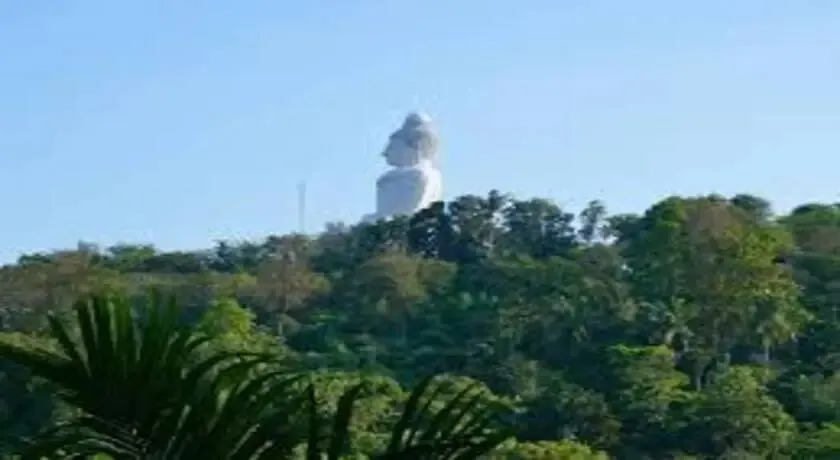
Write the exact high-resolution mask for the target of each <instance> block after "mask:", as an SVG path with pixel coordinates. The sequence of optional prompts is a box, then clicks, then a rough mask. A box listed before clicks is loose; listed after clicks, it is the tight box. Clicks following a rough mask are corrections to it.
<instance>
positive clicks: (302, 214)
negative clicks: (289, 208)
mask: <svg viewBox="0 0 840 460" xmlns="http://www.w3.org/2000/svg"><path fill="white" fill-rule="evenodd" d="M298 231H299V232H300V233H301V234H304V233H306V182H303V181H301V182H300V183H299V184H298Z"/></svg>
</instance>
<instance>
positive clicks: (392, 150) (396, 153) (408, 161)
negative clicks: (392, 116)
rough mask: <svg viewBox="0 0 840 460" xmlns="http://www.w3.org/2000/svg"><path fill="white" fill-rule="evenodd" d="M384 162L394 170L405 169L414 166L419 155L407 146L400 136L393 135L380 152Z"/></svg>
mask: <svg viewBox="0 0 840 460" xmlns="http://www.w3.org/2000/svg"><path fill="white" fill-rule="evenodd" d="M382 156H384V157H385V161H386V162H387V163H388V164H389V165H390V166H394V167H396V168H407V167H410V166H416V165H417V163H418V162H419V161H418V160H419V155H418V152H417V150H416V149H414V148H412V147H411V146H409V145H408V144H407V143H406V142H405V140H404V139H402V137H401V136H399V135H397V133H394V134H392V135H391V139H390V140H389V141H388V145H387V146H385V151H384V152H382Z"/></svg>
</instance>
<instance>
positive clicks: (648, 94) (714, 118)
mask: <svg viewBox="0 0 840 460" xmlns="http://www.w3.org/2000/svg"><path fill="white" fill-rule="evenodd" d="M415 107H419V108H422V109H425V110H426V111H428V112H429V113H430V114H431V115H432V116H433V117H434V118H435V120H436V122H437V124H438V125H439V127H440V131H441V135H442V137H443V140H444V148H445V150H444V152H443V158H442V168H443V173H444V177H445V181H446V182H445V184H446V194H447V196H448V197H453V196H457V195H460V194H465V193H485V192H486V191H488V190H489V189H491V188H497V189H500V190H502V191H507V192H512V193H514V194H516V195H517V196H519V197H528V196H541V197H548V198H553V199H555V200H557V201H559V202H561V203H568V206H569V207H570V208H571V209H573V210H574V209H577V208H579V207H580V206H581V205H582V204H583V203H585V202H586V201H587V200H588V199H591V198H596V197H597V198H602V199H603V200H605V201H606V202H607V204H608V206H609V207H610V209H611V210H613V211H617V212H618V211H621V212H624V211H641V210H643V209H644V208H645V207H646V206H648V205H649V204H651V203H652V202H653V201H655V200H658V199H660V198H662V197H664V196H666V195H669V194H674V193H678V194H701V193H709V192H719V193H723V194H733V193H736V192H750V193H755V194H759V195H762V196H765V197H767V198H770V199H772V200H773V202H774V204H775V205H776V207H777V208H778V209H780V210H785V209H787V208H789V207H790V206H793V205H795V204H797V203H799V202H804V201H834V200H840V198H838V193H840V2H838V1H835V0H824V1H817V0H813V1H809V0H798V1H790V0H739V1H731V0H708V1H703V2H676V1H673V0H659V1H653V0H649V1H645V0H640V1H633V2H629V1H626V0H612V1H607V0H602V1H595V0H593V1H583V0H579V1H571V0H570V1H559V0H544V1H537V0H517V1H516V2H514V1H501V0H496V1H493V0H482V1H479V0H458V1H453V0H425V1H423V2H411V1H407V0H406V1H397V0H358V1H339V0H332V1H327V0H323V1H315V2H291V1H271V0H252V1H248V2H231V1H226V0H225V1H223V0H204V1H201V2H198V1H192V2H172V1H167V0H142V1H141V0H134V1H129V0H125V1H106V0H100V1H93V0H91V1H86V2H81V1H80V2H38V1H12V0H7V1H2V0H0V196H2V197H3V200H4V202H5V205H4V206H3V213H2V218H0V262H7V261H11V260H13V259H14V258H15V257H17V255H18V254H19V253H21V252H28V251H34V250H47V249H51V248H61V247H69V246H73V245H75V243H76V241H78V240H86V241H95V242H99V243H102V244H106V245H107V244H113V243H116V242H152V243H155V244H156V245H158V246H160V247H162V248H166V249H171V248H188V249H189V248H199V247H205V246H209V245H210V244H212V241H213V240H215V239H221V238H233V239H239V238H251V237H260V236H264V235H266V234H269V233H282V232H285V231H289V230H292V229H294V228H295V227H296V220H297V217H296V216H297V213H296V184H297V183H298V182H299V181H302V180H305V181H306V182H307V187H308V194H307V202H308V212H307V226H308V229H309V230H317V229H319V228H321V226H322V225H323V223H324V222H326V221H333V220H344V221H355V220H356V219H358V218H359V217H360V216H361V215H362V214H364V213H367V212H369V211H371V210H372V208H373V196H374V195H373V193H374V188H373V182H374V180H375V178H376V177H377V175H378V174H380V173H381V172H382V171H384V169H385V165H384V164H383V162H382V161H381V158H380V157H378V153H379V151H380V150H381V148H382V146H383V145H384V141H385V137H386V136H387V134H388V133H389V132H390V131H391V130H392V129H393V128H395V127H396V126H397V125H398V124H399V123H400V121H401V119H402V117H403V116H404V114H405V112H407V111H408V110H411V109H413V108H415Z"/></svg>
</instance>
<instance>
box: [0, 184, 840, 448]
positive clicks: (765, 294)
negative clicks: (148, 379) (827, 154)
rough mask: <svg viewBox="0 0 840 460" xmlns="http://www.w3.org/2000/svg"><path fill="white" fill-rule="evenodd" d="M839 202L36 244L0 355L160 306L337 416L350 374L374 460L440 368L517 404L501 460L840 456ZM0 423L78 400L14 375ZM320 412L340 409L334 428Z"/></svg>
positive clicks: (13, 370)
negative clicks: (167, 304)
mask: <svg viewBox="0 0 840 460" xmlns="http://www.w3.org/2000/svg"><path fill="white" fill-rule="evenodd" d="M838 275H840V205H832V204H808V205H803V206H800V207H799V208H797V209H794V210H793V211H792V212H791V213H790V214H789V215H783V216H777V215H774V214H773V213H772V212H771V210H770V206H769V204H768V203H767V202H766V201H765V200H762V199H760V198H758V197H754V196H750V195H739V196H736V197H733V198H724V197H719V196H707V197H694V198H679V197H673V198H669V199H666V200H663V201H661V202H659V203H656V204H654V205H653V206H651V207H650V208H649V209H648V210H646V211H645V212H644V213H643V214H641V215H609V214H608V213H607V211H606V209H605V208H604V206H603V205H602V204H601V203H599V202H593V203H590V205H589V206H588V207H587V208H586V209H585V210H584V211H583V212H581V213H580V215H578V216H575V215H572V214H569V213H567V212H564V211H563V210H562V209H560V208H558V207H557V206H556V205H554V204H553V203H551V202H549V201H546V200H540V199H532V200H525V201H518V200H514V199H512V198H510V197H508V196H505V195H502V194H499V193H491V194H490V195H488V196H487V197H477V196H465V197H460V198H458V199H456V200H454V201H452V202H449V203H440V204H437V205H435V206H433V207H431V208H430V209H427V210H425V211H422V212H420V213H418V214H417V215H415V216H413V217H412V218H410V219H409V218H406V219H397V220H394V221H390V222H380V223H378V224H373V225H359V226H355V227H349V228H348V227H344V226H340V225H333V226H329V228H327V230H326V231H325V232H324V233H323V234H321V235H318V236H316V237H307V236H303V235H286V236H278V237H269V238H267V239H266V240H264V241H259V242H219V243H218V244H217V245H216V246H215V247H214V248H212V249H210V250H207V251H195V252H163V251H158V250H156V249H155V248H154V247H151V246H135V245H120V246H116V247H110V248H97V247H95V246H94V245H90V244H80V245H79V247H78V248H77V249H76V250H68V251H57V252H53V253H48V254H31V255H26V256H23V257H21V258H20V260H19V261H18V262H17V263H16V264H13V265H10V266H7V267H3V268H2V269H0V327H2V329H3V330H4V331H5V334H6V337H5V338H4V340H5V341H7V342H9V341H11V342H14V341H17V342H20V343H27V342H37V343H39V344H41V346H46V347H50V346H53V347H54V346H56V345H55V344H54V343H52V342H50V341H49V337H50V335H49V334H48V329H47V324H46V320H45V319H46V317H47V314H48V313H52V314H54V315H57V317H59V318H63V317H69V316H70V315H71V314H72V310H71V309H70V305H71V304H72V303H73V301H74V300H76V299H77V298H78V297H79V296H83V295H87V294H91V293H111V294H119V295H121V296H123V297H124V298H129V299H135V298H136V299H142V297H143V294H145V293H146V292H147V291H148V290H149V289H150V288H154V289H158V290H160V291H163V292H166V293H170V294H172V295H174V296H176V297H177V299H178V300H179V302H180V305H182V306H183V309H182V316H183V317H184V319H185V320H186V321H189V322H190V323H191V324H193V325H194V327H195V329H196V330H200V331H203V332H205V333H207V334H208V335H209V336H211V337H212V340H211V341H210V342H208V343H207V344H205V345H204V346H203V348H202V349H201V350H199V351H200V352H201V353H205V354H206V355H205V356H209V355H212V354H213V353H218V352H220V351H243V350H246V351H256V352H266V353H269V354H271V355H272V356H274V357H275V358H276V360H277V361H278V362H284V363H286V364H287V365H289V366H291V367H294V368H295V369H296V370H298V371H306V373H307V375H308V378H310V379H314V380H315V381H317V382H318V383H317V387H318V391H317V397H318V398H319V403H318V405H317V408H318V411H320V412H322V414H321V415H322V416H323V417H327V418H329V417H332V416H334V415H335V414H336V412H337V411H339V408H338V406H339V401H340V400H341V396H342V395H343V394H346V391H347V390H348V389H350V388H353V386H354V385H356V384H357V382H358V381H359V380H358V378H359V376H360V375H365V376H367V377H366V378H367V379H369V382H370V384H369V385H368V386H367V387H366V391H365V393H364V395H360V397H359V399H358V400H357V404H356V410H355V415H354V419H353V423H352V425H351V428H350V437H351V439H352V443H351V444H352V454H353V455H367V454H371V453H373V452H377V451H381V450H382V449H383V447H384V445H385V444H386V443H387V438H388V433H389V430H390V429H391V427H392V426H393V423H394V421H395V420H396V417H398V414H399V413H400V411H401V410H402V408H403V407H404V404H405V401H406V393H407V392H408V390H406V388H412V387H414V386H415V385H417V384H418V382H421V381H422V380H423V378H424V377H425V376H427V375H429V374H432V373H436V374H446V375H448V377H446V379H447V380H448V381H449V382H450V384H451V388H452V389H451V391H450V396H454V395H455V394H456V393H457V392H458V389H459V388H464V386H465V385H467V384H468V383H470V382H480V384H481V385H482V388H483V390H482V392H483V393H484V399H485V401H486V402H487V403H491V404H495V405H498V406H499V407H500V408H509V409H510V410H511V415H510V417H509V418H510V420H508V421H507V422H508V423H509V424H510V425H511V426H514V427H515V430H516V439H511V440H509V441H508V442H506V443H505V444H503V445H502V446H501V447H500V448H499V449H496V450H495V451H494V452H493V453H492V454H490V457H489V458H491V459H511V460H512V459H517V460H519V459H522V460H524V459H563V458H569V459H599V458H621V459H630V460H635V459H645V458H649V459H667V458H682V459H688V458H695V459H706V458H708V459H713V458H724V459H727V458H728V459H751V458H779V459H782V458H796V459H808V458H813V459H831V458H840V374H837V373H836V369H837V367H838V366H840V359H838V358H840V355H838V352H840V323H838V317H837V316H838V312H840V308H838V307H840V276H838ZM0 366H2V367H0V372H2V375H0V398H2V400H0V430H2V434H4V435H7V437H8V438H9V439H19V438H20V437H21V436H28V435H34V434H35V433H36V432H37V431H39V430H40V429H43V428H45V427H49V426H52V425H54V424H56V423H59V422H61V421H67V420H74V417H76V412H74V411H75V410H76V409H74V408H73V407H68V405H67V404H66V403H63V402H62V400H60V399H58V398H56V397H54V395H55V389H54V387H52V386H51V384H50V383H48V382H42V381H41V380H39V379H32V378H31V377H30V376H29V375H28V373H27V372H28V371H27V370H26V369H25V368H22V367H19V366H15V365H13V364H11V363H7V362H4V363H0ZM325 420H326V418H325Z"/></svg>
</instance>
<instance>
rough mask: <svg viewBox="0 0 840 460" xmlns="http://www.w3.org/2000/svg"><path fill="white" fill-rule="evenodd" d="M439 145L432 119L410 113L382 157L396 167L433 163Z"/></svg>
mask: <svg viewBox="0 0 840 460" xmlns="http://www.w3.org/2000/svg"><path fill="white" fill-rule="evenodd" d="M438 144H439V140H438V137H437V134H436V133H435V131H434V129H433V128H432V121H431V118H429V116H428V115H426V114H422V113H410V114H409V115H408V116H407V117H406V118H405V121H404V122H403V124H402V126H401V127H400V129H398V130H396V131H394V132H393V133H391V136H390V137H389V139H388V145H386V146H385V150H384V151H383V152H382V156H384V157H385V161H387V162H388V164H389V165H391V166H394V167H398V168H402V167H409V166H416V165H418V164H420V163H421V162H423V161H429V162H433V161H434V160H435V158H436V156H437V151H438Z"/></svg>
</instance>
